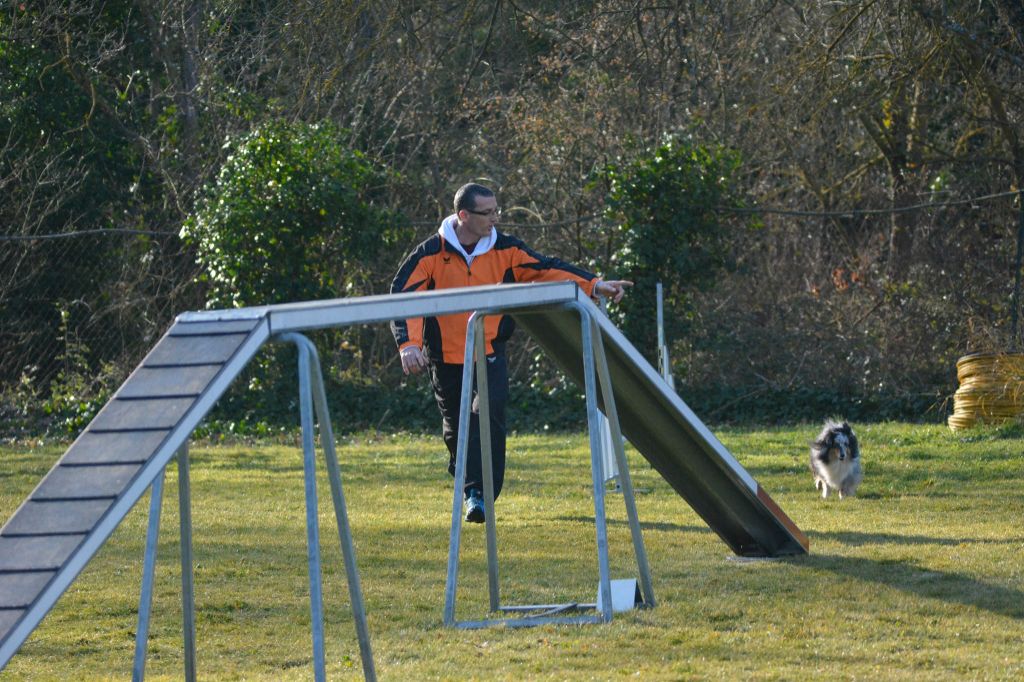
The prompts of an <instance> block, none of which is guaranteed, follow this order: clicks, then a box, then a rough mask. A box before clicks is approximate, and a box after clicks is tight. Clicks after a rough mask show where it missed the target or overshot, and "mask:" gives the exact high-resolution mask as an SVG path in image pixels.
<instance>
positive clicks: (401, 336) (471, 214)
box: [391, 183, 633, 523]
mask: <svg viewBox="0 0 1024 682" xmlns="http://www.w3.org/2000/svg"><path fill="white" fill-rule="evenodd" d="M500 216H501V211H500V210H499V209H498V201H497V199H496V198H495V196H494V192H492V191H491V190H490V189H488V188H487V187H484V186H483V185H478V184H473V183H470V184H468V185H464V186H462V187H461V188H459V190H458V192H456V193H455V213H454V214H453V215H450V216H448V217H447V218H445V219H444V221H442V223H441V227H440V228H439V229H438V231H437V234H435V235H433V236H431V237H430V238H428V239H427V240H426V241H424V242H423V243H421V244H420V245H419V246H417V247H416V249H415V250H414V251H413V252H412V253H411V254H410V255H409V256H408V258H406V260H405V262H404V263H403V264H402V266H401V267H400V268H399V270H398V274H396V275H395V279H394V281H393V282H392V284H391V293H400V292H407V291H426V290H431V289H450V288H455V287H466V286H480V285H487V284H501V283H513V282H550V281H560V280H571V281H574V282H576V283H577V284H579V285H580V287H581V288H582V289H583V291H584V292H586V293H587V294H588V295H590V296H597V295H601V296H605V297H607V298H610V299H611V300H613V301H615V302H618V301H620V300H621V299H622V296H623V295H624V294H625V292H626V288H627V287H630V286H632V284H633V283H632V282H626V281H607V282H606V281H602V280H601V279H599V278H598V277H597V276H596V275H593V274H591V273H589V272H587V271H586V270H582V269H580V268H577V267H575V266H572V265H569V264H568V263H564V262H562V261H560V260H558V259H556V258H548V257H546V256H542V255H540V254H538V253H536V252H534V251H532V250H531V249H529V248H528V247H527V246H526V245H525V244H524V243H523V242H522V241H520V240H519V239H516V238H515V237H512V236H509V235H507V234H503V233H501V232H498V231H497V229H495V226H496V225H497V224H498V219H499V218H500ZM469 316H470V313H460V314H457V315H442V316H440V317H436V318H435V317H428V318H425V319H408V320H396V321H394V322H392V323H391V331H392V333H393V334H394V336H395V341H396V342H397V343H398V348H399V352H400V353H401V358H402V370H403V371H404V372H405V373H406V374H419V373H420V372H422V371H423V370H429V372H430V382H431V385H432V386H433V389H434V398H435V399H436V400H437V407H438V409H439V410H440V411H441V420H442V434H443V437H444V442H445V445H447V446H448V453H449V460H448V472H449V473H450V474H452V475H453V476H454V475H455V452H456V448H457V445H458V444H457V440H458V433H459V406H460V401H461V396H462V362H463V353H464V351H465V343H466V327H467V324H468V322H469ZM513 329H514V323H513V321H512V319H511V318H509V317H507V316H504V315H503V316H501V317H497V316H489V317H488V318H487V319H486V320H485V322H484V337H485V343H486V346H487V386H488V396H489V398H490V418H491V421H490V424H491V456H492V462H493V467H492V471H493V473H494V496H495V498H497V496H498V494H499V493H500V492H501V487H502V483H503V482H504V478H505V433H506V429H505V403H506V400H507V398H508V363H507V359H506V356H505V343H506V342H507V341H508V339H509V337H510V336H511V335H512V331H513ZM478 415H479V406H478V404H477V400H476V397H475V396H474V400H473V409H472V414H471V417H470V426H469V443H468V446H469V447H468V450H467V453H466V454H467V460H466V485H465V490H464V491H463V494H464V496H465V505H466V520H467V521H470V522H473V523H482V522H483V521H484V505H483V495H482V490H483V483H482V480H483V475H482V469H481V464H480V424H479V416H478Z"/></svg>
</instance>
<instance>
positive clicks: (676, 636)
mask: <svg viewBox="0 0 1024 682" xmlns="http://www.w3.org/2000/svg"><path fill="white" fill-rule="evenodd" d="M857 429H858V436H859V438H860V441H861V444H862V449H863V452H864V462H865V472H866V474H865V482H864V484H863V486H862V487H861V494H860V496H859V497H858V498H856V499H848V500H844V501H842V502H840V501H839V500H837V499H835V498H830V499H829V500H826V501H823V500H821V499H820V498H818V497H817V495H816V493H815V491H814V489H813V485H812V483H811V478H810V474H809V473H808V472H807V470H806V463H805V458H806V456H807V455H806V443H807V442H808V441H809V440H810V439H811V438H813V436H815V435H816V432H817V428H816V426H815V425H809V426H799V427H788V428H771V429H724V430H717V431H716V433H717V435H718V436H719V438H720V439H721V440H722V441H723V442H724V443H725V445H726V446H727V447H728V448H729V449H730V450H731V451H732V452H733V453H734V454H735V455H736V457H737V459H739V460H740V462H741V463H742V464H743V465H744V466H745V467H746V468H747V469H748V470H749V471H750V472H751V473H752V474H753V475H754V477H755V478H756V479H757V480H758V482H759V483H761V485H762V486H763V487H764V488H765V489H766V490H767V491H768V492H769V493H770V494H771V495H772V496H773V497H774V499H775V501H776V502H778V503H779V505H780V506H781V507H782V508H783V509H784V510H785V511H786V512H787V513H788V514H789V515H790V516H791V517H792V518H793V520H794V521H795V522H796V523H797V524H798V525H799V526H800V527H801V528H802V529H803V530H804V531H805V532H806V533H807V535H808V536H809V538H810V542H811V554H810V555H809V556H806V557H800V558H793V559H782V560H772V561H759V562H738V561H733V560H730V558H729V554H730V553H729V551H728V549H727V548H726V546H725V545H724V544H723V543H722V541H721V540H720V539H719V538H718V537H717V536H716V535H715V534H714V533H713V532H711V531H710V530H709V529H708V528H707V527H706V526H705V524H704V523H703V522H702V521H701V520H700V519H699V517H697V516H696V515H695V514H694V513H693V512H692V511H691V510H690V508H689V507H688V506H687V505H686V503H685V502H684V501H683V500H682V499H681V498H679V497H678V496H677V495H676V494H675V493H674V492H673V491H672V490H671V489H670V488H669V486H668V485H667V484H666V483H665V482H664V481H663V480H662V479H661V478H660V477H659V476H658V475H657V474H656V473H655V472H654V471H653V470H651V469H650V468H649V467H648V465H647V463H646V462H645V461H644V460H643V459H642V458H641V457H639V455H638V454H637V453H635V452H629V453H628V456H629V458H630V463H631V471H632V474H633V478H634V483H635V485H636V487H637V489H638V497H637V505H638V508H639V514H640V519H641V522H642V526H643V530H644V539H645V542H646V547H647V551H648V554H649V557H650V564H651V571H652V574H653V578H654V591H655V596H656V599H657V602H658V605H657V607H656V608H654V609H642V610H637V611H632V612H628V613H624V614H617V615H616V617H615V618H614V620H613V621H612V623H610V624H607V625H585V626H545V627H541V628H526V629H503V628H491V629H486V630H478V631H468V632H467V631H457V630H452V629H447V628H444V627H442V625H441V616H442V609H443V603H444V582H445V570H446V561H447V548H448V531H449V525H450V521H451V517H450V508H451V485H450V482H449V479H448V477H447V474H446V473H445V472H444V468H443V464H444V462H445V458H446V455H444V454H442V446H441V444H440V439H439V438H437V437H433V436H430V437H426V436H411V435H407V434H400V435H384V434H360V435H356V436H350V437H346V438H344V439H342V441H341V443H340V447H339V456H340V458H341V461H342V476H343V480H344V485H345V494H346V497H347V501H348V509H349V514H350V518H351V523H352V530H353V534H354V538H355V543H356V551H357V555H358V561H359V568H360V576H361V579H362V584H363V590H364V595H365V600H366V608H367V613H368V618H369V624H370V632H371V637H372V644H373V649H374V655H375V660H376V665H377V670H378V674H379V676H380V678H381V679H384V680H422V679H452V680H471V679H509V680H518V679H557V680H562V679H597V680H603V679H619V678H630V677H639V678H641V679H658V680H678V679H729V680H734V679H817V678H822V679H825V678H827V679H865V678H875V679H885V680H903V679H905V680H911V679H913V680H921V679H928V680H941V679H949V680H962V679H1007V680H1009V679H1014V680H1016V679H1020V678H1021V677H1022V676H1024V653H1022V650H1024V646H1022V639H1024V582H1022V580H1024V559H1022V555H1024V529H1022V519H1024V496H1022V494H1021V493H1022V490H1024V473H1022V465H1024V448H1022V445H1021V442H1022V441H1021V437H1022V435H1024V432H1022V431H1021V430H1020V429H1004V430H988V431H978V432H971V433H970V434H969V435H967V436H964V435H962V434H952V433H951V432H950V431H948V430H947V429H946V428H945V427H941V426H922V425H907V424H872V425H868V424H863V425H858V426H857ZM62 451H63V448H62V447H61V446H60V445H55V446H51V445H35V446H33V445H31V444H21V445H9V446H3V447H0V520H5V519H7V518H8V517H9V516H10V514H11V513H12V512H13V511H14V509H15V508H16V507H17V505H18V504H19V503H20V502H21V500H22V499H23V498H24V497H25V495H27V494H28V493H29V492H30V491H31V489H32V488H33V487H34V486H35V485H36V483H37V482H38V480H39V478H40V477H41V476H42V475H43V474H44V473H45V472H46V471H47V470H48V469H49V468H50V466H51V465H52V464H53V462H54V461H55V460H56V459H57V457H59V455H60V454H61V452H62ZM588 457H589V456H588V454H587V450H586V443H585V441H584V439H583V437H582V436H567V435H519V436H515V437H513V438H511V439H510V467H509V476H508V480H507V484H506V489H505V493H504V494H503V495H502V497H501V499H500V500H499V502H498V511H497V519H498V540H499V556H500V559H501V581H502V582H501V585H502V597H503V602H504V603H512V604H521V603H548V602H567V601H592V600H593V599H594V597H595V591H596V587H597V562H596V549H595V542H594V524H593V505H592V503H591V501H590V490H589V486H590V484H589V465H588V462H589V459H588ZM176 489H177V485H176V474H175V469H174V467H171V468H170V469H169V474H168V481H167V486H166V492H165V502H164V516H163V522H162V532H161V547H160V552H159V563H158V566H157V585H156V590H155V597H154V621H153V625H152V628H151V642H150V656H149V661H148V667H147V672H148V673H149V676H150V678H151V679H180V678H181V675H182V657H181V625H180V597H179V595H180V582H179V580H180V576H179V569H178V558H177V557H178V546H177V494H176ZM320 491H321V519H320V521H321V531H322V537H323V550H324V570H325V576H324V587H325V596H326V628H327V656H328V677H329V678H331V679H360V678H361V675H362V670H361V664H360V660H359V650H358V644H357V640H356V636H355V630H354V627H353V623H352V617H351V611H350V609H349V603H348V596H347V595H348V593H347V588H346V584H345V576H344V569H343V567H342V561H341V554H340V551H339V549H338V539H337V533H336V530H335V528H334V525H333V512H332V511H331V508H330V504H329V498H330V496H329V493H328V487H327V484H326V479H325V478H324V477H322V478H321V480H320ZM192 495H193V505H194V511H193V514H194V519H193V523H194V528H195V530H194V533H195V535H194V538H195V539H194V551H195V558H196V567H195V577H196V602H197V619H198V625H197V630H198V673H199V677H200V678H201V679H217V680H222V679H246V680H254V679H265V680H305V679H310V678H311V676H312V667H311V664H310V659H311V645H310V634H309V605H308V585H307V578H306V563H305V556H306V549H305V530H304V502H303V486H302V461H301V451H300V450H299V448H298V447H297V442H296V443H295V444H267V443H261V444H255V445H253V444H222V445H215V446H204V445H202V444H196V445H194V446H193V451H192ZM147 510H148V499H147V498H146V497H144V498H143V500H142V501H141V502H140V504H139V505H137V506H136V509H135V510H133V512H132V513H131V514H130V515H129V516H128V518H127V519H126V520H125V522H124V523H123V524H122V525H121V526H120V527H119V528H118V529H117V530H116V531H115V533H114V535H113V536H112V538H111V540H110V542H108V544H107V545H106V546H105V547H104V548H103V549H102V550H101V551H100V553H99V554H98V555H97V556H96V558H95V559H94V560H93V561H92V563H91V564H89V566H88V567H87V568H86V569H85V571H84V572H83V573H82V575H81V576H80V577H79V579H78V581H77V582H76V583H75V584H74V585H72V587H71V588H70V589H69V590H68V591H67V593H66V594H65V595H64V596H63V597H62V598H61V600H60V601H59V602H58V603H57V606H56V607H55V608H54V610H53V611H52V612H51V613H50V615H49V616H47V617H46V619H45V620H44V621H43V622H42V624H41V625H40V627H39V628H38V629H37V630H36V632H35V633H34V634H33V635H32V636H31V637H30V638H29V640H28V641H27V642H26V643H25V645H24V646H23V647H22V649H21V651H20V652H19V653H18V654H17V655H16V656H15V657H14V658H13V659H12V660H11V662H10V663H9V664H8V667H7V669H6V670H5V671H4V672H3V673H2V674H0V677H2V678H3V679H11V680H18V679H31V680H45V679H62V680H63V679H76V678H77V679H85V680H91V679H126V678H129V677H130V675H131V665H132V652H133V647H134V630H135V624H136V609H137V600H138V590H139V581H140V576H141V566H142V557H143V545H144V540H145V526H146V515H147ZM608 510H609V515H610V522H609V544H610V547H611V555H612V577H613V578H627V577H636V569H635V567H634V564H633V560H632V546H631V543H630V539H629V531H628V526H627V524H626V522H625V513H624V510H623V505H622V501H621V498H620V497H618V496H616V495H614V494H610V495H609V497H608ZM486 611H487V594H486V559H485V555H484V534H483V529H482V527H480V526H470V527H466V529H465V532H464V541H463V551H462V562H461V572H460V576H459V592H458V614H457V615H458V617H459V618H473V619H475V618H483V617H485V616H486V615H487V613H486Z"/></svg>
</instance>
